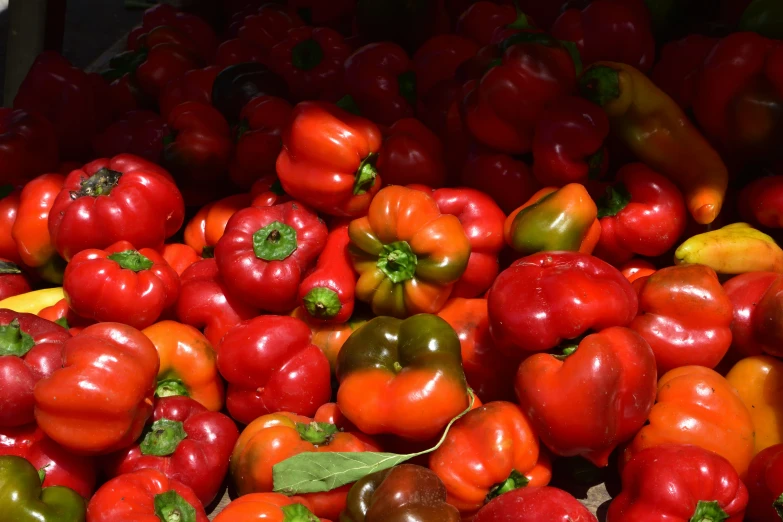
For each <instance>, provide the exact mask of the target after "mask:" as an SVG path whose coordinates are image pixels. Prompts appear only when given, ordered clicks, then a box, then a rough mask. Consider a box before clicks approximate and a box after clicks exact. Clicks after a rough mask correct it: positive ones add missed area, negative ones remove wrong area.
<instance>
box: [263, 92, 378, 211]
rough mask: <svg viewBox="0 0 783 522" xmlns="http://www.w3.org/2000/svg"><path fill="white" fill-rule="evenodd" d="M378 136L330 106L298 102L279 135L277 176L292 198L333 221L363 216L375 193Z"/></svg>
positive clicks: (373, 128) (365, 122)
mask: <svg viewBox="0 0 783 522" xmlns="http://www.w3.org/2000/svg"><path fill="white" fill-rule="evenodd" d="M380 148H381V133H380V130H379V129H378V127H376V126H375V124H374V123H372V122H371V121H369V120H366V119H364V118H361V117H359V116H354V115H353V114H351V113H349V112H346V111H344V110H342V109H340V108H339V107H337V106H336V105H333V104H329V103H322V102H303V103H300V104H299V105H297V106H296V107H295V108H294V112H293V114H292V115H291V121H290V123H289V124H288V126H287V127H286V129H285V130H284V131H283V150H282V151H281V152H280V156H279V157H278V158H277V175H278V176H280V183H281V184H282V185H283V189H285V191H286V192H287V193H288V194H290V195H291V197H292V198H294V199H296V200H299V201H302V202H303V203H305V204H307V205H310V206H311V207H313V208H314V209H316V210H319V211H321V212H325V213H327V214H331V215H336V216H350V217H355V216H361V215H363V214H366V212H367V209H368V208H369V207H370V201H371V200H372V198H373V197H374V196H375V194H376V193H377V192H378V191H379V190H380V188H381V178H380V176H378V173H377V169H376V168H375V161H376V159H377V157H378V151H379V150H380Z"/></svg>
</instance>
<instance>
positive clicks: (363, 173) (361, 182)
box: [353, 152, 378, 196]
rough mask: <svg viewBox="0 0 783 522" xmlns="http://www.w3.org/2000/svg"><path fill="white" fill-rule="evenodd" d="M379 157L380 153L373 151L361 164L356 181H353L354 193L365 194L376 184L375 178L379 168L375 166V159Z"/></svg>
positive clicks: (356, 194)
mask: <svg viewBox="0 0 783 522" xmlns="http://www.w3.org/2000/svg"><path fill="white" fill-rule="evenodd" d="M377 159H378V153H376V152H373V153H372V154H370V155H369V156H367V157H366V158H364V160H363V161H362V162H361V164H360V165H359V168H358V169H357V170H356V181H354V183H353V195H354V196H358V195H360V194H364V193H365V192H367V190H368V189H369V188H370V187H372V186H373V185H374V184H375V178H376V176H378V170H377V169H376V168H375V161H376V160H377Z"/></svg>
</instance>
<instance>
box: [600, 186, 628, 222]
mask: <svg viewBox="0 0 783 522" xmlns="http://www.w3.org/2000/svg"><path fill="white" fill-rule="evenodd" d="M630 202H631V193H630V192H629V191H628V188H626V186H625V185H623V184H622V183H616V184H615V185H614V186H610V187H606V194H604V195H603V197H601V199H599V200H598V201H596V203H597V206H598V218H599V219H600V218H604V217H611V216H616V215H617V214H619V213H620V212H621V211H622V210H623V209H624V208H625V207H627V206H628V203H630Z"/></svg>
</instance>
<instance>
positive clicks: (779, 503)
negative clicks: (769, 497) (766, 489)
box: [772, 494, 783, 520]
mask: <svg viewBox="0 0 783 522" xmlns="http://www.w3.org/2000/svg"><path fill="white" fill-rule="evenodd" d="M772 507H773V508H775V511H776V512H777V514H778V516H779V517H780V520H783V494H781V495H780V496H779V497H778V498H777V500H775V502H773V503H772Z"/></svg>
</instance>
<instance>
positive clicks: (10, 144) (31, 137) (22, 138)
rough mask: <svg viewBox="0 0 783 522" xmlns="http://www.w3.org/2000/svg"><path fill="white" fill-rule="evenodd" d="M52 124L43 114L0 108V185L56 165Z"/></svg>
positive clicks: (55, 139)
mask: <svg viewBox="0 0 783 522" xmlns="http://www.w3.org/2000/svg"><path fill="white" fill-rule="evenodd" d="M58 158H59V152H58V147H57V135H56V134H55V128H54V126H52V124H51V123H49V121H48V120H47V119H46V118H44V117H43V116H41V115H39V114H37V113H35V112H28V111H25V110H21V109H17V110H14V109H9V108H2V109H0V185H4V184H6V183H13V184H17V183H20V182H23V181H26V180H28V179H30V178H32V177H33V176H37V175H38V174H43V173H44V172H50V171H52V170H54V169H55V168H56V167H57V161H58Z"/></svg>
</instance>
